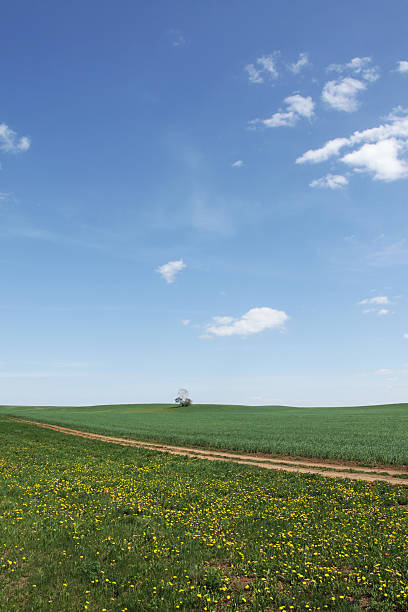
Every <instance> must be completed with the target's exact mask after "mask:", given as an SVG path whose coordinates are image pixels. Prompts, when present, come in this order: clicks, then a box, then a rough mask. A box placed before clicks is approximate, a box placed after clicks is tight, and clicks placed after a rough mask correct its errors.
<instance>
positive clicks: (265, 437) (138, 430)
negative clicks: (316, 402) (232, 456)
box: [0, 404, 408, 465]
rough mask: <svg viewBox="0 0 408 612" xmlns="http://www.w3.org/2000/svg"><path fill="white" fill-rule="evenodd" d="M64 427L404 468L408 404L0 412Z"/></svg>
mask: <svg viewBox="0 0 408 612" xmlns="http://www.w3.org/2000/svg"><path fill="white" fill-rule="evenodd" d="M0 414H10V415H14V416H19V417H23V418H28V419H33V420H39V421H44V422H48V423H56V424H60V425H65V426H68V427H75V428H78V429H83V430H88V431H95V432H98V433H107V434H113V435H117V436H127V437H130V438H135V439H147V440H149V439H150V440H160V441H166V442H170V443H177V444H196V445H202V446H212V447H217V448H229V449H235V450H241V451H251V452H256V451H259V452H266V453H276V454H280V455H300V456H306V457H320V458H332V459H333V458H334V459H335V458H337V459H347V460H352V461H358V462H360V463H364V464H367V465H371V464H375V463H380V464H394V465H408V444H407V440H408V404H392V405H385V406H357V407H352V408H349V407H343V408H342V407H340V408H293V407H285V406H217V405H195V406H191V407H188V408H175V407H169V406H168V405H160V404H149V405H141V404H135V405H132V404H129V405H116V406H87V407H49V406H48V407H47V406H46V407H29V406H26V407H13V406H2V407H0Z"/></svg>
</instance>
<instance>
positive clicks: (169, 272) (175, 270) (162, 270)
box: [156, 259, 187, 283]
mask: <svg viewBox="0 0 408 612" xmlns="http://www.w3.org/2000/svg"><path fill="white" fill-rule="evenodd" d="M186 267H187V266H186V264H185V263H184V261H183V260H182V259H177V260H175V261H169V262H167V263H166V264H163V265H162V266H159V267H158V268H157V269H156V272H158V273H159V274H160V275H161V276H162V278H164V280H165V281H166V283H174V281H175V279H176V276H177V274H179V272H181V271H182V270H184V268H186Z"/></svg>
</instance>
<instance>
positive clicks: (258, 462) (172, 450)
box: [9, 417, 408, 486]
mask: <svg viewBox="0 0 408 612" xmlns="http://www.w3.org/2000/svg"><path fill="white" fill-rule="evenodd" d="M9 418H11V419H12V420H14V421H19V422H21V423H27V424H29V425H37V426H38V427H44V428H45V429H52V430H53V431H59V432H61V433H64V434H69V435H72V436H79V437H81V438H90V439H92V440H100V441H101V442H110V443H111V444H120V445H122V446H134V447H137V448H145V449H147V450H152V451H157V452H161V453H169V454H171V455H181V456H183V457H190V458H194V459H207V460H209V461H230V462H232V463H239V464H242V465H252V466H255V467H258V468H263V469H267V470H283V471H285V472H301V473H304V474H320V476H325V477H326V478H349V479H351V480H363V481H367V482H388V483H389V484H392V485H406V486H408V468H401V469H394V468H389V467H374V468H368V467H363V466H359V465H355V464H351V463H350V464H349V465H346V464H342V463H334V462H332V463H330V462H324V461H322V460H313V459H308V458H306V457H304V458H303V457H302V458H292V457H272V456H269V455H262V456H260V455H248V454H241V453H240V454H239V453H229V452H225V451H221V450H220V451H218V450H216V449H215V450H214V449H203V448H197V447H195V448H194V447H188V446H172V445H170V444H160V443H157V442H145V441H139V440H128V439H126V438H115V437H112V436H104V435H101V434H97V433H92V432H87V431H80V430H78V429H70V428H68V427H61V426H60V425H51V424H49V423H40V422H38V421H28V420H25V419H18V418H15V417H9ZM404 476H405V478H404Z"/></svg>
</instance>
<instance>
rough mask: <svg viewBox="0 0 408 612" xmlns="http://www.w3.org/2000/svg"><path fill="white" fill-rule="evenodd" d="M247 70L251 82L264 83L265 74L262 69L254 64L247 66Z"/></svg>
mask: <svg viewBox="0 0 408 612" xmlns="http://www.w3.org/2000/svg"><path fill="white" fill-rule="evenodd" d="M245 70H246V71H247V73H248V80H249V82H250V83H263V82H264V80H263V76H262V74H261V71H260V70H257V69H256V68H255V66H254V65H253V64H248V65H247V66H245Z"/></svg>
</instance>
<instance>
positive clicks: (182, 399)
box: [174, 389, 191, 406]
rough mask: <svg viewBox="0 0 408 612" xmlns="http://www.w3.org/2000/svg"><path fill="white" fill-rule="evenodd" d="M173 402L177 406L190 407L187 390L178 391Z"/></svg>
mask: <svg viewBox="0 0 408 612" xmlns="http://www.w3.org/2000/svg"><path fill="white" fill-rule="evenodd" d="M174 401H175V402H176V404H179V406H191V399H190V398H189V397H188V391H187V389H179V390H178V393H177V397H176V399H175V400H174Z"/></svg>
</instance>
